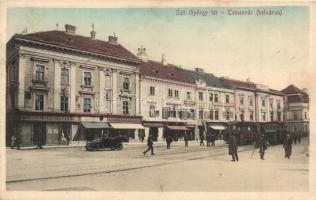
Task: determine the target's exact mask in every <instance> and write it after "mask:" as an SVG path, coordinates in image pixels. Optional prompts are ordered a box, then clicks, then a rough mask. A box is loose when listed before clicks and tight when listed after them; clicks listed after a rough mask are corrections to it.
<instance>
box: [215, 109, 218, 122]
mask: <svg viewBox="0 0 316 200" xmlns="http://www.w3.org/2000/svg"><path fill="white" fill-rule="evenodd" d="M215 120H218V110H215Z"/></svg>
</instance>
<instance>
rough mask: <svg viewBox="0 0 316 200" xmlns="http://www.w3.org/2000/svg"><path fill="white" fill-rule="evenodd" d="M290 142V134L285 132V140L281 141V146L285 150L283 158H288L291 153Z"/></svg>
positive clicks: (291, 142)
mask: <svg viewBox="0 0 316 200" xmlns="http://www.w3.org/2000/svg"><path fill="white" fill-rule="evenodd" d="M292 144H293V140H292V138H291V136H290V134H287V135H286V137H285V140H284V142H283V148H284V152H285V158H287V159H290V157H291V154H292Z"/></svg>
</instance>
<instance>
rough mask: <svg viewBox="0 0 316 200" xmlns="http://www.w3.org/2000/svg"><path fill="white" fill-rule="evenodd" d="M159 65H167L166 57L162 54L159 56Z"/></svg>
mask: <svg viewBox="0 0 316 200" xmlns="http://www.w3.org/2000/svg"><path fill="white" fill-rule="evenodd" d="M161 63H162V64H163V65H167V59H166V55H165V54H164V53H163V54H162V56H161Z"/></svg>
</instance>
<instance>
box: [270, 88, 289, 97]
mask: <svg viewBox="0 0 316 200" xmlns="http://www.w3.org/2000/svg"><path fill="white" fill-rule="evenodd" d="M269 93H271V94H276V95H281V96H284V95H285V93H283V92H281V91H279V90H274V89H269Z"/></svg>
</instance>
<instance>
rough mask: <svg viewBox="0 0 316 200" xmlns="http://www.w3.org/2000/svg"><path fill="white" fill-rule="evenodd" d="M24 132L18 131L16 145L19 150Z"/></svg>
mask: <svg viewBox="0 0 316 200" xmlns="http://www.w3.org/2000/svg"><path fill="white" fill-rule="evenodd" d="M21 133H22V130H21V128H19V129H18V132H17V135H16V140H15V145H14V146H16V147H17V148H18V149H21V142H22V141H21V140H22V135H21Z"/></svg>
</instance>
